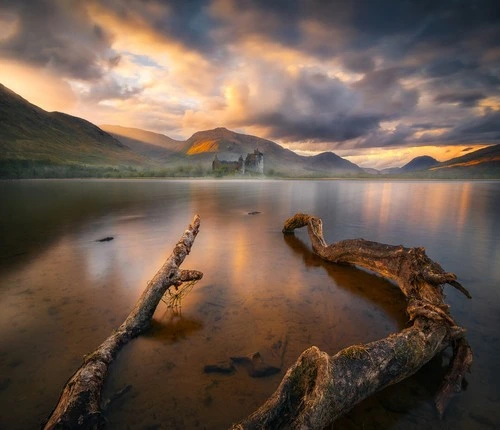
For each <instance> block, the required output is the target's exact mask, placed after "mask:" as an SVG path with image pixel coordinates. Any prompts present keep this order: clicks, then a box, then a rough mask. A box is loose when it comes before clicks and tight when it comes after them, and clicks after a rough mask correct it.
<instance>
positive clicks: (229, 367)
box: [203, 362, 236, 375]
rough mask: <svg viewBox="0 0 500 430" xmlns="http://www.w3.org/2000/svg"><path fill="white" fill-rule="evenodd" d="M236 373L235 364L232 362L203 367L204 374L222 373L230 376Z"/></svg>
mask: <svg viewBox="0 0 500 430" xmlns="http://www.w3.org/2000/svg"><path fill="white" fill-rule="evenodd" d="M235 371H236V368H235V367H234V364H233V363H231V362H222V363H217V364H207V365H205V367H203V372H205V373H222V374H226V375H227V374H230V373H233V372H235Z"/></svg>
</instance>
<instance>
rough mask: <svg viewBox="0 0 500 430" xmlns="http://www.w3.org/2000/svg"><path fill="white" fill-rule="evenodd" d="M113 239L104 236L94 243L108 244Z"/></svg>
mask: <svg viewBox="0 0 500 430" xmlns="http://www.w3.org/2000/svg"><path fill="white" fill-rule="evenodd" d="M113 239H114V237H113V236H106V237H103V238H102V239H97V240H96V242H109V241H110V240H113Z"/></svg>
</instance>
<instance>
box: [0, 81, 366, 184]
mask: <svg viewBox="0 0 500 430" xmlns="http://www.w3.org/2000/svg"><path fill="white" fill-rule="evenodd" d="M256 149H258V150H259V151H260V152H262V153H263V154H264V166H265V167H264V169H265V173H267V174H282V175H287V176H303V177H311V176H335V175H356V174H359V173H363V170H362V169H360V168H359V167H358V166H356V165H355V164H353V163H351V162H349V161H347V160H345V159H343V158H341V157H339V156H337V155H335V154H334V153H332V152H326V153H323V154H319V155H316V156H313V157H305V156H301V155H298V154H296V153H295V152H293V151H290V150H289V149H286V148H283V147H282V146H280V145H278V144H277V143H275V142H272V141H270V140H267V139H262V138H260V137H257V136H251V135H247V134H241V133H236V132H234V131H230V130H228V129H226V128H223V127H219V128H215V129H213V130H204V131H199V132H197V133H195V134H193V135H192V136H191V137H190V138H189V139H187V140H186V141H179V140H175V139H171V138H170V137H168V136H165V135H163V134H159V133H153V132H150V131H145V130H141V129H137V128H130V127H122V126H117V125H109V124H107V125H103V126H102V128H99V127H97V126H96V125H94V124H92V123H90V122H88V121H86V120H84V119H81V118H77V117H74V116H71V115H67V114H64V113H60V112H47V111H45V110H43V109H41V108H40V107H37V106H35V105H33V104H32V103H30V102H28V101H27V100H25V99H23V98H22V97H21V96H19V95H17V94H16V93H14V92H13V91H11V90H9V89H8V88H6V87H5V86H3V85H1V84H0V177H37V176H41V177H47V176H60V177H68V176H79V175H82V176H93V175H97V176H102V175H103V169H108V173H109V175H111V176H120V175H126V176H128V175H131V174H141V175H142V174H145V175H149V174H157V173H155V172H156V171H158V172H160V173H158V174H174V173H179V174H184V173H186V172H192V171H195V172H198V173H197V174H203V173H204V172H207V171H210V170H211V166H212V161H213V159H214V156H215V155H216V154H217V155H218V157H219V159H221V160H228V161H229V160H237V159H238V158H239V157H240V156H241V155H242V156H244V157H245V156H246V154H249V153H253V152H254V150H256ZM96 169H97V170H96ZM110 169H111V170H110ZM148 169H149V170H148ZM151 169H152V170H151ZM161 172H163V173H161ZM108 173H106V174H104V176H106V175H108Z"/></svg>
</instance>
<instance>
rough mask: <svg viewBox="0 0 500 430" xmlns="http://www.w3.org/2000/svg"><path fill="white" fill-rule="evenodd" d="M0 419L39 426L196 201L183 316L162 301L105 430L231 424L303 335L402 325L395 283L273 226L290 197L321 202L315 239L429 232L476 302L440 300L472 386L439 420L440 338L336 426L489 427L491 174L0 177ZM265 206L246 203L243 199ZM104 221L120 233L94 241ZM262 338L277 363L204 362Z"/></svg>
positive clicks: (497, 347)
mask: <svg viewBox="0 0 500 430" xmlns="http://www.w3.org/2000/svg"><path fill="white" fill-rule="evenodd" d="M0 192H1V198H2V211H1V214H0V235H1V236H0V237H2V241H1V246H0V310H1V312H0V405H1V406H0V428H2V429H3V428H6V429H10V428H19V429H24V428H34V427H37V426H38V425H39V424H40V422H42V421H43V419H45V418H46V417H47V415H48V414H49V413H50V411H51V409H52V408H53V407H54V406H55V403H56V402H57V398H58V396H59V393H60V390H61V388H62V386H63V385H64V383H65V382H66V380H67V379H68V378H69V377H70V376H71V374H72V373H73V372H74V371H75V370H76V368H77V367H78V366H79V364H80V363H81V359H82V357H83V355H84V354H86V353H88V352H89V351H91V350H93V349H94V348H95V347H96V346H97V345H98V344H99V343H100V342H101V341H102V340H103V339H104V338H106V337H107V336H108V335H109V333H110V332H111V331H112V330H113V329H114V328H116V327H117V326H118V325H119V324H120V323H121V322H122V321H123V319H124V318H125V317H126V315H127V314H128V312H129V311H130V309H131V307H132V306H133V304H134V303H135V301H136V300H137V298H138V296H139V295H140V293H141V291H142V290H143V289H144V287H145V285H146V284H147V281H148V280H149V279H151V278H152V277H153V275H154V274H155V272H156V271H157V270H158V268H159V267H160V266H161V265H162V263H163V261H164V260H165V259H166V258H167V257H168V255H169V254H170V251H171V250H172V247H173V245H174V244H175V242H176V241H177V240H178V238H179V237H180V235H181V234H182V232H183V230H184V228H185V227H186V225H187V224H188V223H189V221H190V220H191V219H192V216H193V215H194V214H195V213H199V214H200V216H201V220H202V225H201V230H200V234H199V236H198V238H197V239H196V242H195V244H194V248H193V250H192V253H191V255H190V256H188V258H187V259H186V261H185V262H184V264H183V267H185V268H193V269H197V270H201V271H202V272H203V273H204V278H203V279H202V280H201V281H200V282H199V283H198V284H196V285H195V287H194V289H193V290H192V291H191V292H190V293H189V294H188V295H187V296H186V297H185V298H184V299H183V301H182V309H181V310H180V311H178V312H176V313H174V312H173V311H172V310H170V309H168V308H167V307H166V305H165V304H163V303H160V305H159V307H158V310H157V312H156V314H155V317H154V324H153V328H152V330H151V331H150V332H149V333H148V334H147V335H145V336H142V337H140V338H138V339H135V340H134V341H132V342H131V343H130V344H129V345H127V346H126V347H125V348H124V349H123V350H122V352H121V353H120V355H119V356H118V359H117V360H116V362H115V363H114V365H113V366H112V371H111V374H110V377H109V380H108V384H107V386H106V389H105V393H104V396H105V398H110V397H112V396H113V395H114V394H115V393H116V392H117V391H119V390H121V389H123V388H124V387H126V386H127V385H131V388H130V390H129V391H128V392H127V393H126V394H124V395H123V396H122V397H121V398H119V399H118V400H116V401H115V402H113V403H112V404H111V405H110V406H109V408H108V409H107V410H106V418H107V420H108V424H109V428H116V429H122V428H169V429H171V428H179V429H182V428H207V429H219V428H227V427H229V426H230V424H231V423H233V422H236V421H238V420H240V419H242V418H243V417H245V416H246V415H248V414H249V413H251V412H252V411H253V410H255V408H256V407H258V406H259V405H260V404H261V403H262V402H263V401H264V400H265V399H266V398H267V397H268V396H269V395H270V394H271V393H272V392H273V391H274V390H275V389H276V387H277V385H278V384H279V382H280V380H281V378H282V377H283V374H284V371H285V370H286V368H287V367H288V366H289V365H291V364H292V363H293V362H294V361H295V360H296V358H297V357H298V355H299V354H300V353H301V352H302V351H303V350H304V349H305V348H307V347H308V346H310V345H316V346H318V347H319V348H320V349H322V350H324V351H327V352H329V353H335V352H336V351H338V350H339V349H341V348H343V347H345V346H348V345H350V344H353V343H359V342H368V341H372V340H376V339H378V338H381V337H383V336H386V335H387V334H389V333H391V332H394V331H397V330H399V329H401V328H403V327H404V326H405V325H406V323H407V318H406V316H405V315H404V312H403V310H404V302H403V298H402V296H401V294H400V293H399V292H398V290H397V289H396V287H394V285H392V284H391V283H389V282H387V281H385V280H383V279H381V278H379V277H377V276H374V275H373V274H370V273H367V272H365V271H362V270H358V269H356V268H352V267H345V266H336V265H333V264H328V263H325V262H323V261H321V260H320V259H318V258H317V257H316V256H314V255H313V254H312V253H311V251H310V245H309V243H308V239H307V234H306V232H305V231H298V232H297V233H296V235H295V236H285V237H284V236H283V235H282V233H281V228H282V225H283V221H284V220H285V219H286V218H287V217H289V216H291V215H293V214H294V213H296V212H308V213H312V214H315V215H317V216H320V217H321V218H322V219H323V223H324V232H325V238H326V239H327V241H328V242H332V241H335V240H340V239H346V238H355V237H363V238H365V239H369V240H375V241H380V242H385V243H392V244H399V243H401V244H404V245H405V246H424V247H425V248H426V250H427V253H428V254H429V256H430V257H431V258H433V259H434V260H436V261H438V262H439V263H440V264H441V265H442V266H443V267H444V268H445V269H446V270H449V271H452V272H455V273H456V274H457V275H458V277H459V280H461V281H462V282H463V284H464V285H465V286H466V287H467V288H468V289H469V291H470V292H471V293H472V295H473V300H471V301H469V300H467V299H466V298H465V297H463V296H461V295H460V294H459V293H458V292H456V291H454V290H451V289H449V290H447V291H448V302H449V303H450V304H451V306H452V314H453V316H454V317H455V318H456V320H457V321H458V322H459V323H460V324H461V325H463V326H464V327H466V328H467V329H468V339H469V341H470V343H471V345H472V347H473V351H474V357H475V362H474V365H473V372H472V374H471V375H469V376H468V378H467V381H468V385H467V389H466V391H465V392H464V393H462V395H460V396H459V397H457V398H456V399H454V400H453V402H452V403H451V405H450V407H449V409H448V411H447V413H446V415H445V418H444V420H443V421H440V420H439V419H438V418H437V416H436V413H435V411H434V408H433V405H432V399H433V395H434V393H435V391H436V389H437V387H438V386H439V383H440V378H441V377H442V376H443V373H444V369H445V367H444V366H445V365H446V363H447V361H448V360H449V356H450V353H449V351H445V352H444V353H443V354H442V355H441V356H439V357H437V358H436V359H434V360H433V361H432V362H431V363H429V364H428V365H426V366H425V367H424V368H423V369H421V371H419V372H418V373H417V374H416V375H414V376H413V377H412V378H410V379H408V380H406V381H403V382H402V383H400V384H397V385H395V386H393V387H390V388H388V389H386V390H384V391H382V392H381V393H379V394H377V395H375V396H373V397H372V398H370V399H367V400H366V401H364V402H362V403H361V404H360V405H358V406H357V407H356V408H355V409H354V410H353V411H351V412H350V413H349V414H348V415H347V416H346V417H345V418H343V419H341V420H340V421H338V422H337V423H336V424H335V426H334V428H338V429H344V428H345V429H351V428H352V429H358V428H359V429H361V428H375V429H377V428H380V429H383V428H384V429H385V428H394V429H396V428H397V429H399V428H401V429H403V428H404V429H407V428H415V429H416V428H422V427H424V426H426V427H429V428H436V429H442V428H458V429H469V428H499V427H500V412H499V411H498V402H499V401H500V388H499V382H500V377H499V376H498V373H497V372H496V366H497V363H498V362H499V360H500V343H499V342H498V341H499V337H500V335H499V334H498V327H500V324H499V323H500V312H499V310H500V294H499V291H500V290H499V286H500V182H382V181H377V182H369V181H161V180H158V181H154V180H140V181H132V180H131V181H128V180H120V181H101V180H95V181H92V180H87V181H76V180H75V181H73V180H68V181H22V182H1V183H0ZM251 211H259V212H260V213H259V214H256V215H248V212H251ZM106 236H113V237H114V240H112V241H108V242H97V240H98V239H101V238H104V237H106ZM257 351H258V352H260V354H261V356H262V359H263V360H264V362H265V363H266V364H268V365H273V366H277V367H281V368H282V371H281V372H280V373H279V374H276V375H273V376H268V377H265V378H252V377H251V376H249V374H248V373H247V372H246V371H245V369H244V368H243V367H241V366H239V367H237V370H236V372H235V373H234V374H231V375H220V374H214V373H209V374H206V373H204V372H203V367H204V366H205V365H207V364H214V363H218V362H223V361H227V360H228V359H229V357H231V356H239V355H248V354H251V353H254V352H257Z"/></svg>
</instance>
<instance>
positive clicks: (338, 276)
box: [283, 234, 408, 331]
mask: <svg viewBox="0 0 500 430" xmlns="http://www.w3.org/2000/svg"><path fill="white" fill-rule="evenodd" d="M283 239H284V241H285V243H286V244H287V245H288V246H289V247H290V248H291V249H293V251H294V252H295V253H296V254H298V255H299V256H300V257H302V260H303V262H304V264H305V265H306V267H321V268H323V269H324V270H325V271H326V273H327V274H328V276H329V277H330V278H331V279H332V280H333V282H334V284H335V285H336V286H338V287H340V288H342V289H345V290H347V291H348V292H349V293H352V294H354V295H356V296H357V297H358V298H361V299H363V300H367V301H369V302H371V303H373V304H374V305H376V306H377V307H379V308H381V309H382V310H383V311H384V313H385V314H386V315H388V316H389V317H390V319H391V320H393V321H394V322H395V323H396V324H395V327H394V331H399V330H401V329H402V328H404V327H405V326H406V325H407V322H408V318H407V317H406V316H405V310H406V301H405V297H404V295H403V294H402V293H401V291H400V290H399V288H397V287H396V286H395V285H393V284H392V283H391V282H389V281H387V280H386V279H384V278H381V277H379V276H376V275H374V274H370V273H367V272H365V271H363V270H361V269H358V268H356V267H352V266H347V265H340V264H333V263H329V262H327V261H325V260H323V259H322V258H320V257H318V256H317V255H316V254H314V253H313V252H312V251H311V250H310V248H309V247H308V246H307V245H306V244H305V243H304V242H303V241H302V240H300V239H299V238H297V237H296V236H295V235H290V234H287V235H284V236H283Z"/></svg>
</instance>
